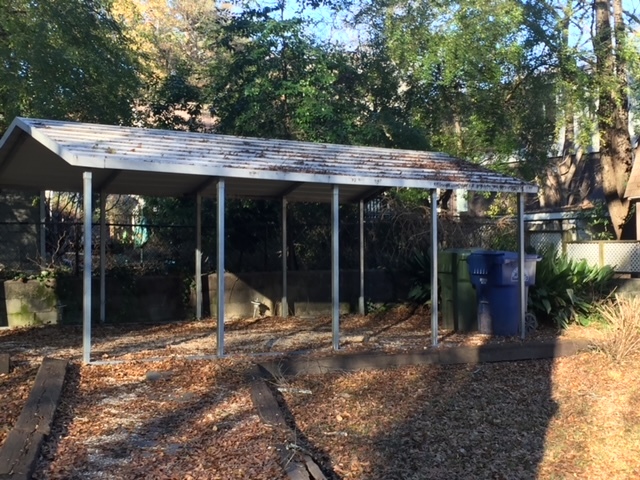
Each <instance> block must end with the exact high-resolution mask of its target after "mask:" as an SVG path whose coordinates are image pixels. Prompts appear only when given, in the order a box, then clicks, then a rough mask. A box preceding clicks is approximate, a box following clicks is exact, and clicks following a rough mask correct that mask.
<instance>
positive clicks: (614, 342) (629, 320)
mask: <svg viewBox="0 0 640 480" xmlns="http://www.w3.org/2000/svg"><path fill="white" fill-rule="evenodd" d="M598 310H599V313H600V315H601V317H602V318H603V319H604V320H605V322H606V324H607V325H608V326H609V329H608V330H607V331H606V333H605V335H604V336H603V338H602V339H601V340H599V341H598V342H597V346H598V348H599V350H600V351H602V352H604V353H605V354H606V355H607V356H609V357H610V358H611V359H613V360H614V361H616V362H619V361H621V360H623V359H625V358H627V357H630V356H633V355H637V354H638V353H639V352H640V298H638V297H621V296H616V298H615V301H613V302H610V303H606V304H604V305H602V306H600V307H599V309H598Z"/></svg>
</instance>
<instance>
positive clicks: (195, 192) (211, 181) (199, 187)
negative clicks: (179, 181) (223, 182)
mask: <svg viewBox="0 0 640 480" xmlns="http://www.w3.org/2000/svg"><path fill="white" fill-rule="evenodd" d="M219 179H220V178H219V177H207V178H206V179H205V180H204V181H203V182H200V183H199V184H198V185H197V186H196V187H195V188H192V189H191V190H189V191H188V192H187V193H186V194H185V195H187V196H191V195H198V194H199V193H202V192H203V191H204V190H206V189H207V188H209V187H210V186H211V185H213V184H214V183H216V182H217V181H218V180H219Z"/></svg>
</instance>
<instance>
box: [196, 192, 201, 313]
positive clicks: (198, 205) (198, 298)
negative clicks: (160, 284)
mask: <svg viewBox="0 0 640 480" xmlns="http://www.w3.org/2000/svg"><path fill="white" fill-rule="evenodd" d="M195 260H196V278H195V281H196V319H197V320H200V319H201V318H202V195H201V194H200V192H198V193H197V194H196V259H195Z"/></svg>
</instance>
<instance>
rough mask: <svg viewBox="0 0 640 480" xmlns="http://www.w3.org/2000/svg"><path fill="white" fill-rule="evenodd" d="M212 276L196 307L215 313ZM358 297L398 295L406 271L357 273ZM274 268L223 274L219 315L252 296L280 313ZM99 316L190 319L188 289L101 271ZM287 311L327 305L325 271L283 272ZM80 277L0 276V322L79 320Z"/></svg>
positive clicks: (345, 279) (349, 297)
mask: <svg viewBox="0 0 640 480" xmlns="http://www.w3.org/2000/svg"><path fill="white" fill-rule="evenodd" d="M358 275H359V274H358V272H357V271H344V272H341V275H340V300H341V302H340V308H341V311H342V312H343V313H348V312H355V311H357V307H358V296H359V289H360V281H359V276H358ZM216 278H217V277H216V275H215V274H213V275H208V276H207V275H205V276H203V313H204V315H205V316H209V315H211V314H213V316H215V314H216V311H217V308H216V302H217V298H218V297H217V293H216V286H217V283H216ZM365 279H366V282H365V286H366V289H365V300H366V301H367V303H370V304H371V303H373V304H380V303H384V302H391V301H397V300H402V299H404V298H406V294H407V292H408V284H407V280H406V278H401V277H398V276H395V277H394V276H392V275H390V274H388V273H385V272H383V271H381V270H372V271H368V272H367V273H366V276H365ZM281 282H282V274H281V273H280V272H266V273H247V274H237V275H236V274H232V273H227V274H225V299H226V311H225V316H226V317H227V318H233V317H250V316H252V315H253V308H254V307H253V305H252V303H251V302H252V301H254V300H257V301H259V302H260V309H259V310H260V314H261V315H267V316H272V315H280V313H281V312H280V303H281V299H282V288H281ZM106 289H107V304H106V316H107V323H140V322H151V323H160V322H169V321H177V320H184V319H188V318H193V315H194V311H195V292H194V291H193V286H189V284H188V283H185V282H184V281H183V280H182V279H180V278H179V277H175V276H163V277H122V278H117V277H107V282H106ZM92 290H93V301H92V319H93V322H94V323H95V322H97V321H98V319H99V318H100V283H99V279H97V278H94V279H93V282H92ZM288 290H289V291H288V297H289V311H290V313H291V314H295V315H299V316H315V315H324V314H329V313H330V312H331V272H328V271H315V272H314V271H312V272H309V271H305V272H289V281H288ZM82 298H83V297H82V278H81V277H61V278H57V279H51V280H28V281H21V280H15V281H13V280H12V281H4V282H0V327H7V326H9V327H17V326H27V325H43V324H55V323H64V324H79V323H81V322H82V311H83V306H82Z"/></svg>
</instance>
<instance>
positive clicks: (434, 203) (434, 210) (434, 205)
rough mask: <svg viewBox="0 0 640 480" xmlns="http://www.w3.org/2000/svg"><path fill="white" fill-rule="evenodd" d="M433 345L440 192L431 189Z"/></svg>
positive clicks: (433, 339)
mask: <svg viewBox="0 0 640 480" xmlns="http://www.w3.org/2000/svg"><path fill="white" fill-rule="evenodd" d="M431 345H432V346H434V347H437V346H438V191H437V190H436V189H435V188H433V189H431Z"/></svg>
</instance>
